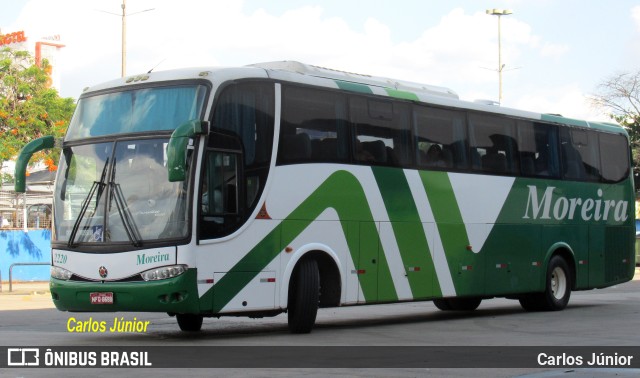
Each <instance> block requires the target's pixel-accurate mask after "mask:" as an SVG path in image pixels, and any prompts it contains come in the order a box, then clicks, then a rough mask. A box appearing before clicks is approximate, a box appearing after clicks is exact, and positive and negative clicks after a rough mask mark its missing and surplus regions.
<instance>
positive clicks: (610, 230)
mask: <svg viewBox="0 0 640 378" xmlns="http://www.w3.org/2000/svg"><path fill="white" fill-rule="evenodd" d="M633 233H634V229H633V227H628V226H603V225H592V226H590V227H589V246H590V249H589V266H588V269H589V284H588V285H589V287H596V288H597V287H606V286H611V285H614V284H616V283H620V282H626V281H628V280H630V279H631V278H633V275H634V273H635V266H634V244H633V242H634V240H633V237H632V235H633Z"/></svg>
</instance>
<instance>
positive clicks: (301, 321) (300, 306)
mask: <svg viewBox="0 0 640 378" xmlns="http://www.w3.org/2000/svg"><path fill="white" fill-rule="evenodd" d="M319 299H320V273H319V271H318V263H317V262H316V260H313V259H304V260H302V261H300V263H299V264H298V267H297V268H296V270H295V272H294V274H293V275H292V277H291V282H290V283H289V304H288V309H287V315H288V318H287V320H288V323H289V331H290V332H291V333H309V332H311V329H312V328H313V325H314V324H315V322H316V315H317V313H318V302H319Z"/></svg>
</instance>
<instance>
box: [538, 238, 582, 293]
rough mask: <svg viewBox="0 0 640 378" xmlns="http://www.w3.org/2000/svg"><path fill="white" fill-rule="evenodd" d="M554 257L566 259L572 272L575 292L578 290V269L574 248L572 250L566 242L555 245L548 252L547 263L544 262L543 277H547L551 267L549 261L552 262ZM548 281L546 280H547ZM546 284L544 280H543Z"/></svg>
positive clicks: (572, 285)
mask: <svg viewBox="0 0 640 378" xmlns="http://www.w3.org/2000/svg"><path fill="white" fill-rule="evenodd" d="M553 256H560V257H562V258H563V259H564V261H566V263H567V265H568V266H569V270H570V272H569V273H570V274H571V282H570V284H571V289H572V290H574V289H575V288H576V272H577V267H576V257H575V253H574V251H573V248H571V246H569V244H567V243H564V242H558V243H555V244H553V245H552V246H551V247H550V248H549V249H548V250H547V254H546V256H545V261H544V272H545V275H544V276H543V277H546V271H547V269H548V267H549V261H551V258H552V257H553ZM545 279H546V278H545ZM543 282H544V279H543Z"/></svg>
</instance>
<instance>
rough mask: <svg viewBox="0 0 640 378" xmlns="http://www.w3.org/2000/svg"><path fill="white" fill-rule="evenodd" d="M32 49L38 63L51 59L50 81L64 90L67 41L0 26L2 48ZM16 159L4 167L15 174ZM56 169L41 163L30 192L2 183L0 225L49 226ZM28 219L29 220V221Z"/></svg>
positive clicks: (31, 177)
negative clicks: (63, 55) (62, 74)
mask: <svg viewBox="0 0 640 378" xmlns="http://www.w3.org/2000/svg"><path fill="white" fill-rule="evenodd" d="M5 47H9V48H11V49H13V50H22V51H28V52H29V54H30V55H31V56H32V57H33V58H34V59H35V63H36V64H37V65H38V66H41V65H42V62H43V61H44V60H45V59H46V60H47V61H48V63H49V64H48V68H47V73H48V75H49V80H48V83H47V85H48V86H49V87H51V88H55V89H57V90H58V92H60V87H61V81H60V69H59V63H58V62H59V61H60V59H59V55H60V52H61V49H62V48H63V47H65V45H64V44H63V43H62V41H61V37H60V35H59V34H53V35H44V36H40V35H31V34H29V31H25V30H17V31H13V30H11V31H8V30H5V29H4V28H2V29H0V49H2V48H5ZM14 167H15V162H13V161H5V162H4V164H3V166H2V168H1V171H2V173H8V174H10V175H11V176H13V170H14ZM54 178H55V172H49V170H48V169H47V167H45V166H44V164H41V165H39V167H38V168H36V170H35V171H33V172H31V174H30V175H29V177H27V193H26V195H23V194H16V193H15V192H14V190H13V183H11V182H7V183H1V185H0V228H5V229H6V228H18V229H26V228H49V227H51V202H52V195H53V191H52V188H53V180H54ZM25 223H26V224H25Z"/></svg>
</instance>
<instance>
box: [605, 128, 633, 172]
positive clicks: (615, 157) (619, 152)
mask: <svg viewBox="0 0 640 378" xmlns="http://www.w3.org/2000/svg"><path fill="white" fill-rule="evenodd" d="M600 159H601V162H602V179H603V180H604V181H606V182H619V181H622V180H624V179H625V178H626V177H627V176H628V175H629V168H630V167H629V144H628V142H627V138H625V137H624V136H622V135H616V134H607V133H602V134H600Z"/></svg>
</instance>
